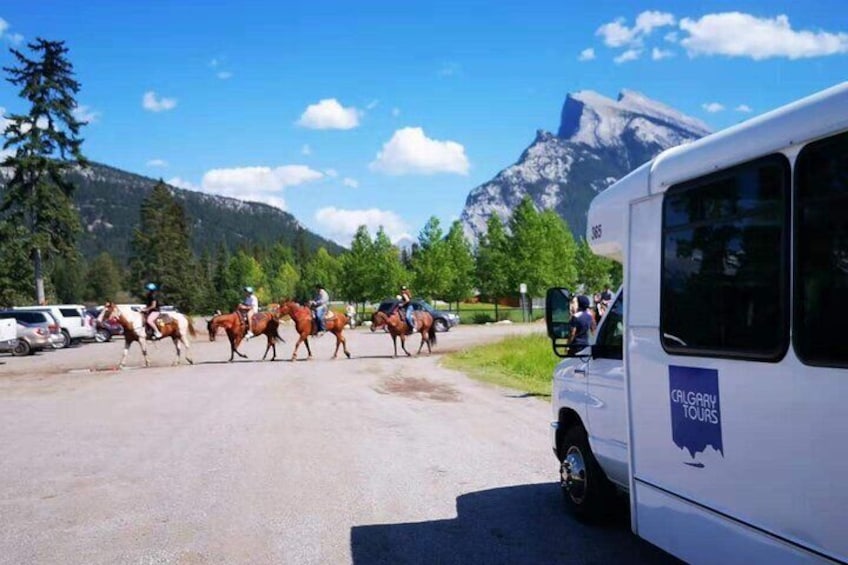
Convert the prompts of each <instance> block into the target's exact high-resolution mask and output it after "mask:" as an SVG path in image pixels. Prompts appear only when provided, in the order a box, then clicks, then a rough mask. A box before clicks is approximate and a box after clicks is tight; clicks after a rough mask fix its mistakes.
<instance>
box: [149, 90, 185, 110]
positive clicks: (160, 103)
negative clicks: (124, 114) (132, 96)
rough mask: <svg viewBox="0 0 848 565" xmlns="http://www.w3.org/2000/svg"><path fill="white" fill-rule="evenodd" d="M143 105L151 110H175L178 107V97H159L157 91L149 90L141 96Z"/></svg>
mask: <svg viewBox="0 0 848 565" xmlns="http://www.w3.org/2000/svg"><path fill="white" fill-rule="evenodd" d="M141 106H142V108H144V109H145V110H148V111H150V112H164V111H165V110H173V109H174V108H176V107H177V99H176V98H165V97H162V98H159V97H157V96H156V93H155V92H153V91H152V90H149V91H147V92H145V93H144V96H143V97H142V98H141Z"/></svg>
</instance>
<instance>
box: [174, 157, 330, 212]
mask: <svg viewBox="0 0 848 565" xmlns="http://www.w3.org/2000/svg"><path fill="white" fill-rule="evenodd" d="M322 178H324V175H323V174H322V173H320V172H318V171H316V170H313V169H310V168H309V167H307V166H305V165H283V166H281V167H275V168H271V167H234V168H229V169H212V170H209V171H207V172H206V173H205V174H204V175H203V178H202V179H201V181H200V185H196V184H194V183H192V182H191V181H187V180H185V179H182V178H180V177H174V178H172V179H170V180H169V181H167V182H168V184H170V185H173V186H177V187H179V188H185V189H188V190H196V191H199V192H205V193H208V194H219V195H221V196H229V197H232V198H238V199H239V200H250V201H253V202H264V203H265V204H270V205H271V206H276V207H277V208H280V209H282V210H285V208H286V201H285V199H284V198H283V195H282V192H283V189H284V188H286V187H289V186H297V185H301V184H305V183H308V182H313V181H316V180H319V179H322Z"/></svg>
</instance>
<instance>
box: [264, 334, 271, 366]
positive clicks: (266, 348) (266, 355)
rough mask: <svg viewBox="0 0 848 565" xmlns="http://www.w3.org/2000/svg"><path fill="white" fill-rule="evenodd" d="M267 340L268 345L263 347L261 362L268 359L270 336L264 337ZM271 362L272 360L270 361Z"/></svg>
mask: <svg viewBox="0 0 848 565" xmlns="http://www.w3.org/2000/svg"><path fill="white" fill-rule="evenodd" d="M265 337H266V338H267V339H268V344H267V345H266V346H265V353H264V354H263V355H262V360H263V361H264V360H265V358H266V357H268V350H269V349H271V336H270V335H266V336H265ZM271 361H273V359H271Z"/></svg>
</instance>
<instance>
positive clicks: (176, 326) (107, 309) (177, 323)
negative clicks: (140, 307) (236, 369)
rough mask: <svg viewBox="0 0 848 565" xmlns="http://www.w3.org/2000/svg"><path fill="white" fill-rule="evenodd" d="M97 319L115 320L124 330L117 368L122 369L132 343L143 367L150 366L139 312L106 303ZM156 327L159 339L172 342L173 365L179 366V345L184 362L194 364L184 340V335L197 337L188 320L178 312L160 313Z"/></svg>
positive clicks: (142, 322)
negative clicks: (142, 359) (137, 349)
mask: <svg viewBox="0 0 848 565" xmlns="http://www.w3.org/2000/svg"><path fill="white" fill-rule="evenodd" d="M98 319H99V320H103V319H114V320H117V321H118V323H119V324H121V326H122V327H123V328H124V354H123V356H122V357H121V363H120V365H118V368H123V367H124V362H125V361H126V359H127V353H128V352H129V350H130V345H132V343H133V342H134V341H137V342H138V345H139V346H140V347H141V353H142V355H144V366H145V367H149V366H150V361H149V360H148V358H147V338H146V333H147V332H146V328H145V327H144V319H143V317H142V315H141V312H136V311H135V310H127V311H125V310H122V309H120V308H118V305H117V304H114V303H112V302H107V303H106V305H105V306H104V307H103V312H101V313H100V316H98ZM156 327H157V328H159V331H160V332H161V333H162V337H161V338H160V339H165V338H166V337H170V338H171V339H172V340H173V341H174V346H175V347H176V348H177V358H176V360H175V361H174V363H173V364H174V365H179V364H180V354H181V350H180V344H183V345H184V346H185V349H186V355H185V357H186V361H188V362H189V363H190V364H194V361H192V359H191V357H189V345H188V340H187V339H186V335H190V336H192V337H195V335H197V334H196V333H195V331H194V326H193V324H192V323H191V319H190V318H188V317H187V316H184V315H182V314H180V313H179V312H167V313H162V314H160V315H159V317H158V318H157V319H156Z"/></svg>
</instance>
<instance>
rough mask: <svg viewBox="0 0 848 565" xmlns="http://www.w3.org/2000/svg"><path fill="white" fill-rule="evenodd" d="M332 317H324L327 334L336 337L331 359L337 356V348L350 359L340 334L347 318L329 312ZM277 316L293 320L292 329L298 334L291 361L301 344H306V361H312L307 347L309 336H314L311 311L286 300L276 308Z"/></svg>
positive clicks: (295, 357) (345, 343)
mask: <svg viewBox="0 0 848 565" xmlns="http://www.w3.org/2000/svg"><path fill="white" fill-rule="evenodd" d="M330 313H331V314H332V317H331V318H330V317H327V316H325V317H324V327H325V328H326V329H327V331H328V332H331V333H332V334H333V335H334V336H336V351H335V353H333V359H336V358H337V357H338V356H339V346H341V347H342V348H343V349H344V354H345V355H346V356H347V358H348V359H350V352H349V351H348V350H347V341H346V340H345V338H344V336H343V335H342V332H343V331H344V327H345V325H346V324H347V316H345V315H344V314H340V313H336V312H330ZM277 314H278V315H279V316H280V317H282V316H290V317H291V319H292V320H294V329H295V331H296V332H297V334H298V338H297V343H295V344H294V351H293V352H292V361H294V360H295V359H297V348H298V347H300V344H301V343H304V344H306V351H307V352H308V354H309V356H308V357H307V359H312V349H310V347H309V336H310V335H314V333H313V330H314V329H315V320H314V319H313V316H312V309H311V308H309V307H308V306H301V305H300V304H298V303H297V302H294V301H293V300H288V301H285V302H283V303H282V304H280V306H279V307H278V308H277Z"/></svg>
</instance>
